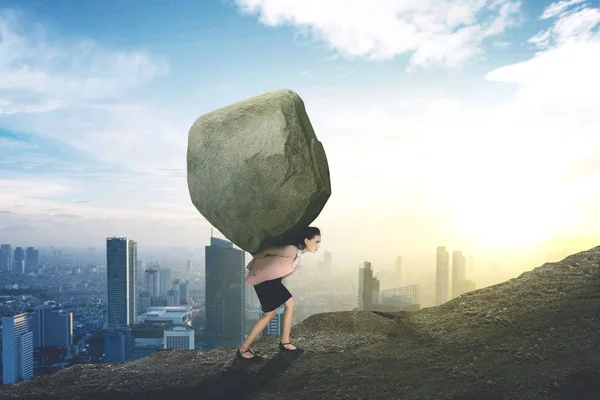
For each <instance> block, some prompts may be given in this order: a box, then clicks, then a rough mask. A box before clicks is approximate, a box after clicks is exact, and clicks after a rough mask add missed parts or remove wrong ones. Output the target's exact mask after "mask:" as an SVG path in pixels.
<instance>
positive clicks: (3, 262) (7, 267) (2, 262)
mask: <svg viewBox="0 0 600 400" xmlns="http://www.w3.org/2000/svg"><path fill="white" fill-rule="evenodd" d="M0 271H4V272H9V271H12V248H11V246H10V244H3V245H1V246H0Z"/></svg>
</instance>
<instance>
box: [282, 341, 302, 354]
mask: <svg viewBox="0 0 600 400" xmlns="http://www.w3.org/2000/svg"><path fill="white" fill-rule="evenodd" d="M285 344H292V343H291V342H290V343H281V342H279V348H280V349H281V350H282V351H290V352H292V353H303V352H304V349H301V348H300V347H298V346H296V348H295V349H293V350H290V349H287V348H286V347H285V346H284V345H285Z"/></svg>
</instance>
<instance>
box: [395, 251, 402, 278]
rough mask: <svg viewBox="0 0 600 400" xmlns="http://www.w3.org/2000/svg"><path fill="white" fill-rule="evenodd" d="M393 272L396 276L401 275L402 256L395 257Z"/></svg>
mask: <svg viewBox="0 0 600 400" xmlns="http://www.w3.org/2000/svg"><path fill="white" fill-rule="evenodd" d="M394 272H395V273H396V275H397V276H401V275H402V256H398V257H396V270H395V271H394Z"/></svg>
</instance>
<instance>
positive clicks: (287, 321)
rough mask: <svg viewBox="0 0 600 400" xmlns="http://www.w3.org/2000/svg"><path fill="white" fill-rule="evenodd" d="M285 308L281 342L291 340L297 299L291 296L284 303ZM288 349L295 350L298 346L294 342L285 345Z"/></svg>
mask: <svg viewBox="0 0 600 400" xmlns="http://www.w3.org/2000/svg"><path fill="white" fill-rule="evenodd" d="M283 305H284V307H285V310H283V327H282V332H281V343H289V342H290V334H291V332H292V320H293V317H294V307H295V306H296V300H294V298H293V297H290V298H289V299H288V300H287V301H286V302H285V303H283ZM284 346H285V348H286V349H290V350H294V349H295V348H296V346H294V345H293V344H286V345H284Z"/></svg>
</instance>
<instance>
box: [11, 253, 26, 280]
mask: <svg viewBox="0 0 600 400" xmlns="http://www.w3.org/2000/svg"><path fill="white" fill-rule="evenodd" d="M13 260H14V261H13V271H14V272H15V273H17V274H24V273H25V250H23V248H22V247H17V248H16V249H15V256H14V258H13Z"/></svg>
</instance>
